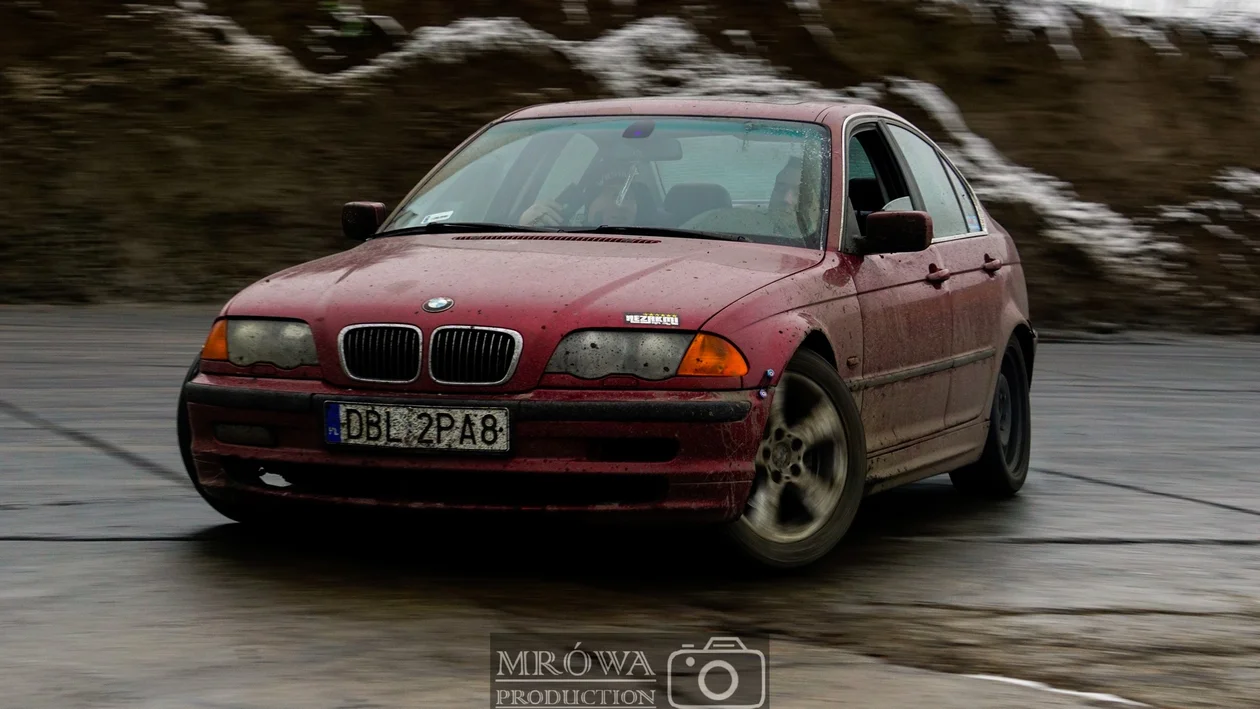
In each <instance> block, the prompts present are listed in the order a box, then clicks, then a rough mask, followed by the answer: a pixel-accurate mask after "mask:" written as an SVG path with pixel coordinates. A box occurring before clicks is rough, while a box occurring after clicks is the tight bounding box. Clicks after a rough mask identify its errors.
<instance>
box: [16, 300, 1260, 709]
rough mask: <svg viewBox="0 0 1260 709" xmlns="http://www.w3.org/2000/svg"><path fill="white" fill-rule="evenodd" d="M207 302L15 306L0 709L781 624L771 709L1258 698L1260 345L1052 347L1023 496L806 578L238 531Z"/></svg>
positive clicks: (952, 503)
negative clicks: (221, 473)
mask: <svg viewBox="0 0 1260 709" xmlns="http://www.w3.org/2000/svg"><path fill="white" fill-rule="evenodd" d="M212 315H213V311H212V310H204V309H201V310H198V309H191V310H173V309H154V310H140V309H118V308H107V309H73V310H71V309H52V308H49V309H32V308H23V309H0V707H22V708H24V709H36V708H42V707H50V708H51V707H56V708H58V709H65V708H67V707H80V706H83V707H302V708H304V709H306V708H315V707H413V706H414V707H463V706H487V705H488V704H487V702H488V700H489V696H490V695H489V678H488V660H489V655H488V640H489V633H491V632H499V631H586V630H601V629H623V630H624V629H635V630H642V629H653V630H680V629H689V630H698V631H706V632H707V631H710V630H712V631H717V630H723V631H736V632H769V633H772V634H773V636H774V644H773V645H772V650H771V668H772V669H771V671H772V676H771V688H772V697H773V700H774V701H773V704H772V706H779V707H814V706H817V707H824V706H840V705H843V706H864V707H866V706H869V707H921V706H933V707H968V708H975V707H995V708H996V707H1016V706H1018V707H1043V706H1044V707H1069V706H1070V707H1082V706H1104V705H1111V706H1121V704H1118V703H1115V702H1114V701H1104V699H1106V698H1103V699H1091V698H1088V697H1083V696H1079V695H1065V694H1056V693H1052V692H1049V691H1043V690H1039V689H1032V688H1024V687H1020V686H1014V685H1009V684H1006V683H999V682H995V681H990V680H984V679H974V678H968V677H964V676H962V675H974V674H988V675H1001V676H1004V677H1010V678H1019V679H1025V680H1035V681H1040V682H1045V683H1048V684H1049V685H1052V686H1053V687H1057V688H1062V689H1066V690H1076V691H1081V692H1100V693H1107V694H1110V695H1117V696H1118V697H1123V698H1127V699H1128V700H1131V701H1136V702H1143V703H1146V704H1149V705H1153V706H1161V707H1174V706H1176V707H1199V706H1203V707H1207V706H1214V707H1247V706H1260V529H1258V526H1257V523H1258V522H1260V519H1258V518H1260V458H1258V457H1257V450H1258V449H1260V367H1257V366H1256V364H1257V362H1260V342H1257V341H1254V340H1251V341H1239V340H1234V341H1228V340H1208V339H1202V340H1172V339H1169V340H1168V341H1166V342H1162V343H1155V344H1134V343H1127V344H1126V343H1117V342H1111V343H1101V344H1100V343H1061V344H1045V345H1043V348H1042V351H1041V353H1040V354H1039V357H1038V362H1037V374H1036V377H1035V379H1034V382H1033V392H1034V401H1033V408H1034V411H1033V415H1034V439H1035V440H1034V450H1033V472H1032V474H1031V476H1030V480H1029V483H1028V485H1027V486H1026V488H1025V490H1024V493H1023V494H1021V495H1020V496H1019V497H1018V498H1017V499H1015V500H1011V501H1007V502H1002V503H988V502H975V501H970V500H967V499H965V498H962V497H960V496H958V495H956V494H955V493H954V492H953V491H952V489H951V488H950V486H949V483H948V480H947V479H939V480H932V481H927V482H924V483H920V484H917V485H914V486H911V487H908V488H904V489H901V490H898V491H893V492H890V493H886V494H884V495H880V496H877V497H875V498H871V499H870V500H868V501H867V502H866V504H865V506H864V508H863V511H862V513H861V514H860V516H859V519H858V522H857V523H856V526H855V528H854V530H853V532H852V534H851V536H850V538H849V539H848V540H847V541H846V542H845V543H844V545H843V547H842V548H841V549H839V550H838V551H837V552H836V553H834V554H833V555H831V556H830V557H828V558H827V559H826V560H825V561H824V562H823V563H821V564H820V565H818V566H817V567H816V568H814V569H812V570H810V571H809V572H807V573H802V574H793V575H789V576H786V577H779V578H770V577H753V576H748V575H745V574H741V573H736V572H732V571H730V570H729V569H728V568H727V566H726V565H725V563H724V562H723V560H722V558H721V556H720V555H715V554H713V553H711V550H709V549H708V547H706V546H705V544H704V543H703V542H700V541H693V540H692V539H690V538H687V537H680V536H679V535H677V534H676V533H674V532H668V531H667V532H656V531H653V532H649V531H644V530H618V529H604V528H567V529H562V530H556V529H544V528H537V529H535V528H532V527H531V528H525V529H518V528H500V527H494V528H491V530H490V531H491V532H492V536H490V537H489V538H486V539H484V540H480V541H479V539H481V535H480V534H479V532H478V531H476V530H471V531H470V527H471V526H472V525H474V524H480V522H476V521H469V522H460V521H454V522H449V521H448V522H444V523H443V526H441V527H440V528H437V529H427V530H420V531H419V532H417V533H415V534H409V535H399V536H391V537H389V538H381V537H380V536H377V535H374V534H371V533H367V534H365V533H363V532H356V531H355V530H343V529H331V530H326V531H327V532H328V534H326V535H322V536H318V537H316V536H312V537H309V538H307V537H302V538H294V537H282V538H272V537H263V536H257V535H251V534H248V533H245V532H244V531H242V530H240V529H239V528H238V527H237V526H236V525H229V524H225V522H224V520H222V519H221V518H219V517H217V516H216V515H215V513H213V512H212V511H211V510H210V509H209V508H207V507H206V506H204V505H203V503H202V502H201V501H200V500H199V499H198V498H197V496H196V494H195V493H194V492H193V491H192V490H191V488H190V487H189V485H188V484H187V482H186V480H185V479H184V474H183V472H182V470H181V468H180V463H179V456H178V453H177V451H176V449H175V446H174V402H175V397H176V395H177V391H178V387H179V383H180V380H181V376H182V374H183V371H184V369H185V367H186V366H187V363H188V361H189V359H190V358H191V356H192V354H193V353H194V352H195V351H196V349H197V347H198V346H199V345H200V342H201V339H202V337H203V336H204V333H205V331H206V328H207V327H208V325H209V321H210V317H211V316H212Z"/></svg>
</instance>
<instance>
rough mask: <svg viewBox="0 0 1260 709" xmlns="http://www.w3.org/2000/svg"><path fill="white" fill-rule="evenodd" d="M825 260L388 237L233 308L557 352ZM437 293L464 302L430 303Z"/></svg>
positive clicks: (616, 243)
mask: <svg viewBox="0 0 1260 709" xmlns="http://www.w3.org/2000/svg"><path fill="white" fill-rule="evenodd" d="M821 259H822V253H821V252H817V251H811V250H807V249H802V248H793V247H781V246H768V245H764V244H751V243H743V242H728V241H714V240H703V239H685V238H671V237H652V238H629V237H611V236H602V235H599V236H587V235H542V234H519V235H511V234H492V235H422V236H404V237H387V238H381V239H374V240H371V241H368V242H366V243H364V244H362V245H360V246H358V247H356V248H354V249H350V250H348V251H345V252H342V253H338V254H334V255H332V256H328V257H325V258H322V259H319V260H316V261H311V262H309V263H305V264H302V265H300V266H296V267H293V268H290V269H287V270H285V271H281V272H279V273H277V274H275V275H273V276H271V277H268V278H265V279H263V280H261V281H259V282H257V283H255V284H254V285H252V286H250V287H248V288H246V289H245V290H244V291H242V292H241V293H239V294H238V295H237V296H236V297H235V298H233V299H232V301H231V302H230V303H229V304H228V306H227V307H226V308H225V309H224V312H225V314H227V315H231V316H268V317H285V318H298V319H302V320H305V321H307V322H308V323H310V324H311V326H312V329H314V330H315V332H316V337H317V339H318V340H322V341H323V345H325V346H327V343H328V342H329V341H330V340H329V338H333V340H335V337H336V334H337V333H338V332H340V330H341V328H343V327H345V326H346V325H351V324H355V323H409V324H414V325H418V326H419V327H420V328H421V330H422V331H425V332H428V331H431V330H432V329H433V328H435V327H439V326H442V325H481V326H489V327H506V328H511V329H514V330H517V331H519V332H520V333H521V334H522V335H523V336H524V337H525V339H526V351H525V353H524V354H529V351H530V350H531V349H535V348H541V349H544V350H546V354H547V355H549V354H550V352H551V350H552V349H554V346H555V344H556V343H557V342H558V341H559V338H561V337H563V336H564V335H565V334H566V333H568V332H569V331H571V330H574V329H580V328H591V327H615V328H624V327H633V326H635V325H632V324H628V323H627V318H626V315H627V314H628V313H631V314H633V313H657V314H666V315H676V316H677V317H678V325H677V327H678V328H679V329H684V330H689V329H698V328H699V327H700V326H701V325H702V324H703V323H704V322H705V321H706V320H708V319H709V318H710V317H712V316H713V315H714V314H715V313H717V312H718V311H719V310H721V309H722V308H724V307H726V306H727V305H729V304H731V303H732V302H734V301H736V300H738V299H739V298H741V297H743V296H744V295H747V294H749V293H751V292H753V291H755V290H757V289H759V288H762V287H763V286H765V285H768V284H770V283H772V282H774V281H776V280H778V279H780V278H784V277H786V276H789V275H791V274H793V273H796V272H799V271H801V270H803V269H806V268H809V267H811V266H813V265H815V264H817V263H818V262H819V261H820V260H821ZM436 297H445V298H450V299H452V300H454V306H452V307H451V308H450V309H449V310H446V311H444V312H440V313H428V312H425V311H424V310H423V308H422V306H423V305H424V303H425V302H426V301H428V300H429V299H431V298H436ZM531 343H532V344H533V347H531ZM325 346H321V347H320V349H321V350H324V349H325ZM331 346H332V347H333V348H334V349H332V350H331V351H332V352H333V353H335V352H336V350H335V344H334V345H331ZM544 363H545V362H544ZM521 365H522V369H525V368H526V366H525V365H526V362H525V361H524V360H523V361H522V362H521Z"/></svg>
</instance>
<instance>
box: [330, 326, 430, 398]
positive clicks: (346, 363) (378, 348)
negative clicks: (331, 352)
mask: <svg viewBox="0 0 1260 709" xmlns="http://www.w3.org/2000/svg"><path fill="white" fill-rule="evenodd" d="M341 363H342V366H343V367H345V370H346V374H349V375H350V376H351V377H353V378H355V379H358V380H360V381H365V382H387V383H392V384H405V383H407V382H411V381H415V380H416V378H417V377H419V376H420V329H419V328H416V327H413V326H411V325H352V326H350V327H348V328H346V329H345V330H342V331H341Z"/></svg>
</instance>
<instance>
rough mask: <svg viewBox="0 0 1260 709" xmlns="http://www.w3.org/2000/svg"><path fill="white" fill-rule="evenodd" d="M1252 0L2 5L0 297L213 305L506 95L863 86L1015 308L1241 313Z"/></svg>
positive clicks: (416, 167)
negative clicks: (980, 213)
mask: <svg viewBox="0 0 1260 709" xmlns="http://www.w3.org/2000/svg"><path fill="white" fill-rule="evenodd" d="M1257 40H1260V3H1256V2H1250V1H1248V2H1244V1H1243V0H1232V1H1226V0H1198V1H1197V2H1196V1H1194V0H1148V1H1147V2H1139V1H1138V0H1088V1H1087V0H765V1H764V2H734V1H731V2H707V3H706V2H694V3H693V2H686V1H684V2H681V3H679V2H661V1H659V0H519V1H517V2H503V1H500V2H490V1H488V0H464V1H462V2H458V3H454V2H436V1H428V0H420V1H417V0H363V1H362V2H322V1H320V0H286V1H285V2H270V1H267V0H206V1H204V2H202V1H199V0H182V1H180V2H173V1H172V2H163V1H160V0H158V1H154V2H151V3H147V4H124V3H118V2H106V1H104V0H99V1H95V2H83V1H82V0H4V2H3V3H0V106H2V107H3V108H2V109H0V177H2V178H3V179H0V204H3V205H4V206H5V210H6V212H7V219H5V220H4V222H3V224H0V302H10V303H24V302H26V303H29V302H50V303H102V302H196V303H213V302H221V301H222V300H223V299H225V298H227V297H229V296H230V295H231V294H232V293H233V292H235V291H236V290H237V289H239V288H240V287H242V286H244V285H246V284H248V283H249V282H251V281H253V280H254V279H257V278H260V277H262V276H264V275H266V274H268V273H270V272H272V271H274V270H277V269H279V268H281V267H284V266H287V265H290V264H293V263H296V262H299V261H303V260H307V259H310V258H313V257H316V256H320V255H323V254H326V253H329V252H332V251H336V250H340V249H343V248H346V247H347V246H348V244H347V243H346V242H344V241H343V240H342V237H341V234H340V229H339V221H338V220H339V210H340V205H341V204H342V203H343V202H346V201H349V200H354V199H372V200H379V201H383V202H386V203H387V204H388V205H389V206H390V207H391V208H392V207H393V206H394V205H396V204H397V201H398V200H399V199H401V197H402V196H403V195H404V194H405V193H406V191H407V190H408V189H409V188H410V187H411V186H412V185H413V184H414V183H415V182H416V181H417V180H418V179H419V178H420V177H422V176H423V175H424V174H425V172H426V171H427V170H428V169H429V168H430V167H431V166H432V165H433V164H434V163H435V162H436V161H437V160H438V159H440V158H441V157H442V156H443V155H444V154H445V153H447V152H448V151H449V150H451V149H452V148H454V147H455V146H456V145H457V144H458V143H459V142H460V141H461V140H462V139H463V138H464V137H466V136H467V135H468V134H469V133H471V132H472V131H474V130H476V129H477V128H478V127H480V126H481V125H483V124H484V123H486V122H487V121H490V120H492V119H494V118H495V117H497V116H499V115H501V114H503V113H506V112H508V111H510V110H512V109H515V108H518V107H520V106H523V105H527V104H532V103H538V102H545V101H557V100H570V99H583V98H593V97H602V96H635V95H662V94H687V95H737V96H761V97H769V98H774V99H793V98H830V99H835V100H859V101H864V102H873V103H876V104H878V105H881V106H885V107H887V108H890V109H892V110H895V111H898V112H901V113H903V114H904V115H906V116H907V117H909V118H910V119H911V120H913V121H915V122H917V123H918V124H919V125H921V126H922V127H923V128H924V129H925V130H927V131H928V132H929V133H930V134H931V135H932V136H933V137H934V138H936V139H937V140H938V142H940V143H941V144H942V146H943V147H944V148H945V149H946V150H947V151H948V152H949V153H950V154H951V156H952V157H954V158H955V159H956V160H957V161H958V162H959V164H960V166H961V167H962V168H963V171H964V172H965V173H966V175H967V177H968V178H969V179H970V180H971V181H972V183H973V185H974V186H975V187H976V189H977V191H978V192H979V193H980V194H981V196H982V198H983V199H984V200H985V201H986V203H987V204H988V206H989V207H990V209H991V211H992V212H993V213H994V215H995V216H996V217H997V218H998V219H999V221H1001V222H1002V223H1003V224H1004V225H1005V226H1006V227H1007V228H1008V229H1009V230H1010V231H1011V232H1012V233H1013V234H1014V235H1015V237H1016V240H1017V241H1018V243H1019V246H1020V249H1021V252H1022V254H1023V257H1024V259H1025V261H1026V262H1027V263H1028V264H1029V266H1028V268H1027V269H1026V270H1027V273H1028V274H1029V281H1030V282H1029V286H1030V290H1031V298H1032V302H1033V309H1034V318H1035V321H1036V322H1038V323H1039V325H1041V326H1055V327H1061V328H1074V329H1086V330H1113V329H1117V328H1122V327H1123V328H1139V329H1180V330H1186V329H1189V330H1201V331H1210V332H1216V333H1236V332H1260V301H1258V300H1257V298H1256V294H1257V293H1258V292H1260V289H1258V288H1257V286H1260V279H1258V276H1257V271H1256V268H1257V267H1260V173H1257V172H1256V170H1257V169H1258V168H1260V153H1258V152H1257V148H1260V130H1257V128H1258V127H1260V118H1258V117H1257V116H1260V61H1258V60H1257V59H1255V58H1254V55H1255V54H1256V49H1257V45H1256V42H1257Z"/></svg>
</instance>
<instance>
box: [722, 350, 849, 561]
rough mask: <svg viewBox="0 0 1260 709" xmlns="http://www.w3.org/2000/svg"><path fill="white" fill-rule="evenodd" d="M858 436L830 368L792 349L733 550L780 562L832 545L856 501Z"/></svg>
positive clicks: (809, 557) (734, 530) (814, 555)
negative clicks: (737, 548)
mask: <svg viewBox="0 0 1260 709" xmlns="http://www.w3.org/2000/svg"><path fill="white" fill-rule="evenodd" d="M864 436H865V434H864V433H863V431H862V420H861V416H860V415H859V414H858V410H857V405H856V404H854V402H853V398H852V397H851V396H850V395H849V391H848V388H847V387H845V386H844V383H843V382H842V381H841V380H840V376H839V375H838V374H837V373H836V371H835V368H834V367H832V366H831V365H830V364H829V363H828V362H827V361H826V360H824V359H823V358H822V357H820V356H819V355H818V354H816V353H814V352H811V351H808V350H802V351H800V352H797V353H796V355H795V356H794V357H793V358H792V361H791V362H789V363H788V366H787V369H786V370H785V371H784V373H783V376H782V377H781V378H780V380H779V384H778V386H776V387H775V390H774V394H773V398H771V399H770V417H769V419H768V420H767V422H766V429H765V433H764V434H763V436H762V441H761V447H760V448H759V449H758V451H757V459H756V461H755V464H754V467H755V470H756V475H755V478H754V480H753V487H752V492H751V493H750V495H749V498H748V503H747V506H746V508H745V510H744V513H743V515H742V516H741V517H740V518H739V520H737V521H736V522H735V523H734V524H732V525H731V526H730V527H729V534H730V536H731V538H732V539H733V540H734V542H735V544H736V545H737V546H738V547H739V549H740V550H741V551H742V552H744V554H746V555H747V556H749V557H751V558H752V559H754V560H755V561H757V562H759V563H761V564H764V565H767V566H772V567H778V568H792V567H798V566H804V565H806V564H809V563H812V562H814V561H816V560H818V559H819V558H820V557H822V556H823V555H824V554H826V553H827V552H828V551H830V550H831V549H832V548H833V547H834V546H835V545H836V544H837V543H838V542H839V541H840V539H841V538H842V537H843V536H844V533H845V532H846V531H848V529H849V525H850V524H851V523H852V522H853V517H854V516H855V515H856V514H857V509H858V504H859V503H860V502H861V501H862V494H863V489H864V486H865V482H866V480H865V478H866V446H865V437H864Z"/></svg>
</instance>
